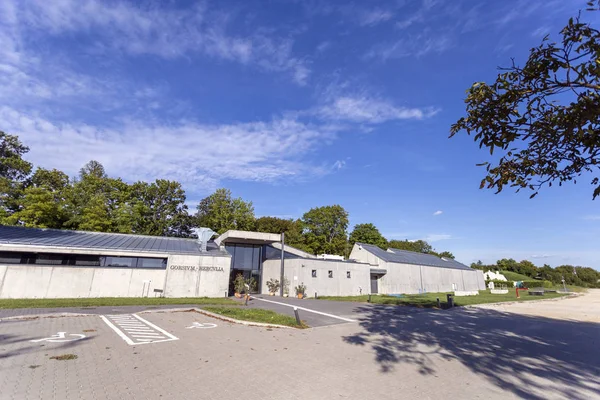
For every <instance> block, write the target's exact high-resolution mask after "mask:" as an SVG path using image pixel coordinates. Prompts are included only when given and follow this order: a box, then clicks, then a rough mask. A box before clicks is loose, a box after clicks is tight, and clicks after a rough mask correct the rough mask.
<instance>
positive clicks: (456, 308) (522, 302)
mask: <svg viewBox="0 0 600 400" xmlns="http://www.w3.org/2000/svg"><path fill="white" fill-rule="evenodd" d="M582 295H583V294H581V293H571V294H569V295H567V296H562V297H557V298H554V299H539V300H528V301H501V302H498V303H484V304H469V305H466V306H458V307H454V308H452V309H451V310H460V309H463V308H485V306H504V305H511V304H524V303H527V304H528V303H534V304H535V303H542V302H545V301H562V300H567V299H572V298H575V297H578V296H582Z"/></svg>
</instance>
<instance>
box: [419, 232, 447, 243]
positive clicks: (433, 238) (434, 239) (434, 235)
mask: <svg viewBox="0 0 600 400" xmlns="http://www.w3.org/2000/svg"><path fill="white" fill-rule="evenodd" d="M450 239H452V235H447V234H437V233H431V234H429V235H427V236H425V237H424V238H423V240H425V241H426V242H439V241H440V240H450Z"/></svg>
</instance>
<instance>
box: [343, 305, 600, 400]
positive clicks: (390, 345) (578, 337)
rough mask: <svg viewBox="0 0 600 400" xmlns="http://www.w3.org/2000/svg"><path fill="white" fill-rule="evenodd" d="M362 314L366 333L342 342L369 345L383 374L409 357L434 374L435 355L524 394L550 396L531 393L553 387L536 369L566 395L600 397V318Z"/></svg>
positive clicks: (381, 311)
mask: <svg viewBox="0 0 600 400" xmlns="http://www.w3.org/2000/svg"><path fill="white" fill-rule="evenodd" d="M358 320H359V324H360V326H361V327H362V328H363V329H362V331H361V332H359V333H357V334H354V335H350V336H346V337H344V338H343V340H344V341H345V342H347V343H349V344H352V345H356V346H370V347H371V348H372V350H373V351H374V353H375V358H376V362H377V363H378V365H379V367H380V368H381V371H382V372H384V373H385V372H391V371H392V370H393V369H394V366H395V365H397V364H402V363H406V364H413V365H416V366H417V367H418V368H419V371H420V373H421V374H423V375H433V374H435V373H436V371H435V369H434V367H433V365H432V364H433V363H432V362H431V361H430V357H431V356H432V355H438V356H441V357H443V358H444V359H446V360H458V361H460V362H461V363H462V364H463V365H465V366H466V367H468V368H469V369H471V370H472V371H473V372H475V373H477V374H481V375H484V376H485V377H486V378H487V379H489V380H490V381H491V382H493V383H494V384H495V385H497V386H498V387H500V388H501V389H503V390H508V391H510V392H512V393H514V394H516V395H517V396H519V397H522V398H528V399H539V400H542V399H543V398H544V397H543V396H538V395H536V394H535V393H532V392H531V391H530V390H531V389H532V388H535V389H537V390H540V391H544V390H547V388H545V387H543V383H542V382H543V381H536V380H534V379H531V375H534V376H537V377H541V378H544V379H547V380H549V381H551V382H553V383H554V384H556V385H557V386H559V387H560V389H559V391H560V394H561V395H562V396H564V397H565V398H586V395H585V394H583V393H580V389H581V388H585V390H587V393H590V392H592V393H594V394H596V395H598V396H600V383H599V381H598V379H599V378H598V377H599V376H600V343H599V338H600V324H595V323H588V322H570V321H561V320H555V319H549V318H542V317H532V316H521V315H516V314H508V313H502V312H499V311H495V310H483V309H478V310H475V309H473V310H455V311H428V312H421V313H406V312H404V310H403V309H402V308H401V307H400V308H397V309H394V308H390V307H385V308H381V307H363V308H362V309H361V310H360V316H359V317H358ZM423 344H426V345H428V346H427V347H426V346H423ZM429 346H433V347H429ZM552 392H553V394H557V393H556V389H555V388H552ZM588 398H589V397H588Z"/></svg>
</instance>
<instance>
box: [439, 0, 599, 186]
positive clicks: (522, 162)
mask: <svg viewBox="0 0 600 400" xmlns="http://www.w3.org/2000/svg"><path fill="white" fill-rule="evenodd" d="M599 5H600V0H595V1H590V2H589V3H588V6H589V8H588V10H590V11H592V10H593V11H596V10H598V9H599ZM561 35H562V40H560V41H559V42H553V41H550V40H549V38H548V37H545V38H544V39H543V41H542V43H541V44H540V45H539V46H538V47H535V48H533V49H531V51H530V54H529V59H528V60H527V61H526V63H525V65H524V66H523V67H520V66H517V65H516V64H515V63H514V62H513V65H512V66H511V67H509V68H502V69H501V70H502V72H501V73H500V74H499V75H498V78H497V79H496V81H495V82H494V83H493V84H491V85H488V84H486V83H484V82H476V83H474V84H473V86H471V88H470V89H469V90H468V91H467V98H466V100H465V103H466V105H467V107H466V108H467V116H466V117H463V118H460V119H459V120H458V121H457V122H456V123H455V124H454V125H452V127H451V135H450V136H451V137H452V136H454V135H456V134H457V133H458V132H460V131H466V133H467V134H468V135H471V134H473V135H474V136H473V138H474V140H475V142H478V143H479V147H480V148H481V147H486V148H487V149H489V152H490V155H491V154H493V152H494V151H495V150H501V153H502V154H501V156H500V158H499V160H498V161H491V162H484V163H483V164H480V165H483V166H485V167H486V170H487V175H486V176H485V178H484V179H483V180H482V181H481V185H480V187H481V188H484V187H485V188H490V189H494V190H496V193H498V192H500V191H501V190H502V189H503V187H504V186H505V185H509V186H511V187H516V188H517V191H519V190H520V189H523V188H527V189H530V190H532V191H533V193H532V194H531V196H530V197H534V196H535V195H536V194H537V193H538V192H539V190H540V189H541V188H542V187H543V186H545V185H548V186H551V185H552V184H553V183H556V182H558V184H559V186H560V185H562V183H563V182H567V181H573V182H575V183H576V179H577V177H578V176H580V175H581V174H582V173H591V174H592V180H591V183H592V185H595V189H594V191H593V198H596V196H598V195H599V194H600V184H599V183H600V182H599V177H598V176H597V174H598V168H599V167H600V129H599V128H600V62H599V61H598V55H599V54H600V31H598V30H597V29H595V28H592V27H591V26H590V24H588V23H584V22H582V21H581V20H580V17H579V16H578V17H576V18H571V19H570V20H569V22H568V24H567V25H566V26H565V27H564V28H563V29H562V31H561Z"/></svg>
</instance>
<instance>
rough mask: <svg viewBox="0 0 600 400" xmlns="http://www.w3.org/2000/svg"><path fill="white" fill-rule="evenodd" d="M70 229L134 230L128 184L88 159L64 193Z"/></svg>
mask: <svg viewBox="0 0 600 400" xmlns="http://www.w3.org/2000/svg"><path fill="white" fill-rule="evenodd" d="M67 199H68V200H67V202H68V208H69V214H70V215H71V218H70V219H69V221H67V223H66V224H65V226H66V227H68V228H71V229H81V230H90V231H99V232H121V233H130V232H132V230H133V207H132V194H131V187H130V186H129V185H128V184H127V183H125V182H123V181H122V180H121V179H114V178H109V177H108V176H107V175H106V172H105V171H104V167H103V166H102V164H100V163H99V162H97V161H90V162H89V163H87V164H86V165H85V166H83V168H81V170H80V173H79V177H78V179H76V180H75V182H74V183H73V185H72V187H71V189H70V190H69V192H68V196H67Z"/></svg>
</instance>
